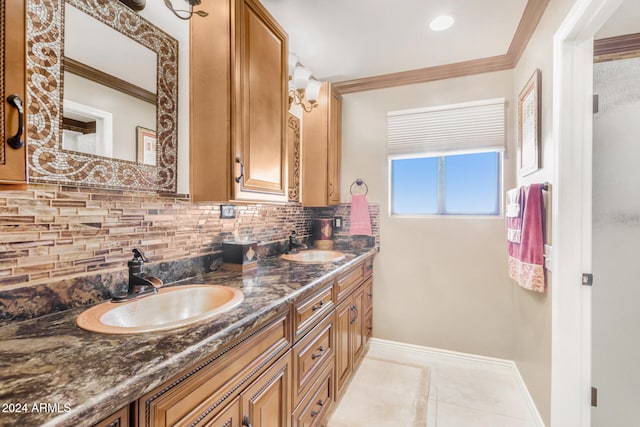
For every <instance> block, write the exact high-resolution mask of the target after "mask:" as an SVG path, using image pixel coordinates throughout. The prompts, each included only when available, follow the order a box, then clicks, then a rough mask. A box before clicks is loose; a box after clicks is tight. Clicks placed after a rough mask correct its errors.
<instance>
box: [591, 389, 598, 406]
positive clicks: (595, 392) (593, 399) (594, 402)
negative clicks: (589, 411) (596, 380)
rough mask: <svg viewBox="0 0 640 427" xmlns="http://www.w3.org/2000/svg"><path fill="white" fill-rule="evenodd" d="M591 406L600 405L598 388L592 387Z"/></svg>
mask: <svg viewBox="0 0 640 427" xmlns="http://www.w3.org/2000/svg"><path fill="white" fill-rule="evenodd" d="M591 406H598V389H597V388H595V387H591Z"/></svg>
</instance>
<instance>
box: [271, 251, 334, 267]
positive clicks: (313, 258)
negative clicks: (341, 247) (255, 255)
mask: <svg viewBox="0 0 640 427" xmlns="http://www.w3.org/2000/svg"><path fill="white" fill-rule="evenodd" d="M344 257H345V254H344V253H343V252H339V251H326V250H319V249H310V250H308V251H302V252H298V253H295V254H284V255H282V259H284V260H287V261H292V262H300V263H304V264H322V263H325V262H333V261H340V260H342V259H343V258H344Z"/></svg>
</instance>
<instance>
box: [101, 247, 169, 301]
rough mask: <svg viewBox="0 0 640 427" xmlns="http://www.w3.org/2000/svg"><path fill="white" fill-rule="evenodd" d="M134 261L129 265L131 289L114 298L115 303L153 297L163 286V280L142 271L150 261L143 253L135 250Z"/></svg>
mask: <svg viewBox="0 0 640 427" xmlns="http://www.w3.org/2000/svg"><path fill="white" fill-rule="evenodd" d="M132 252H133V259H132V260H131V261H129V262H128V263H127V266H128V267H129V287H128V289H127V293H126V294H124V295H116V296H114V297H113V298H112V301H113V302H123V301H128V300H131V299H134V298H138V297H142V296H145V295H151V294H155V293H157V292H158V288H160V287H161V286H162V280H160V279H159V278H157V277H154V276H147V275H146V274H145V273H144V272H143V271H142V269H143V268H144V263H145V261H146V262H149V260H148V259H147V258H146V257H145V256H144V254H143V253H142V251H140V250H139V249H134V250H133V251H132Z"/></svg>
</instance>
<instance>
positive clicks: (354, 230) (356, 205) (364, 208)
mask: <svg viewBox="0 0 640 427" xmlns="http://www.w3.org/2000/svg"><path fill="white" fill-rule="evenodd" d="M349 218H350V223H351V224H350V226H349V234H350V235H351V236H371V217H370V216H369V203H368V202H367V196H365V195H364V194H354V195H353V196H351V216H350V217H349Z"/></svg>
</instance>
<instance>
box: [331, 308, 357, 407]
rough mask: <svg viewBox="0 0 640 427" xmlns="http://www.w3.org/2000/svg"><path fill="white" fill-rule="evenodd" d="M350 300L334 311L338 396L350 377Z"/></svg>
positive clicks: (351, 312) (351, 318) (352, 314)
mask: <svg viewBox="0 0 640 427" xmlns="http://www.w3.org/2000/svg"><path fill="white" fill-rule="evenodd" d="M351 301H352V300H351V298H349V299H347V300H346V301H344V302H343V303H342V304H340V305H339V306H338V308H337V309H336V345H335V354H336V356H335V357H336V361H335V363H336V395H337V396H340V393H341V391H342V388H343V387H344V385H345V384H346V382H347V380H348V379H349V376H350V375H351V360H352V359H351V358H352V353H351V333H350V331H351V323H352V322H353V317H354V313H353V309H352V306H351Z"/></svg>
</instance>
